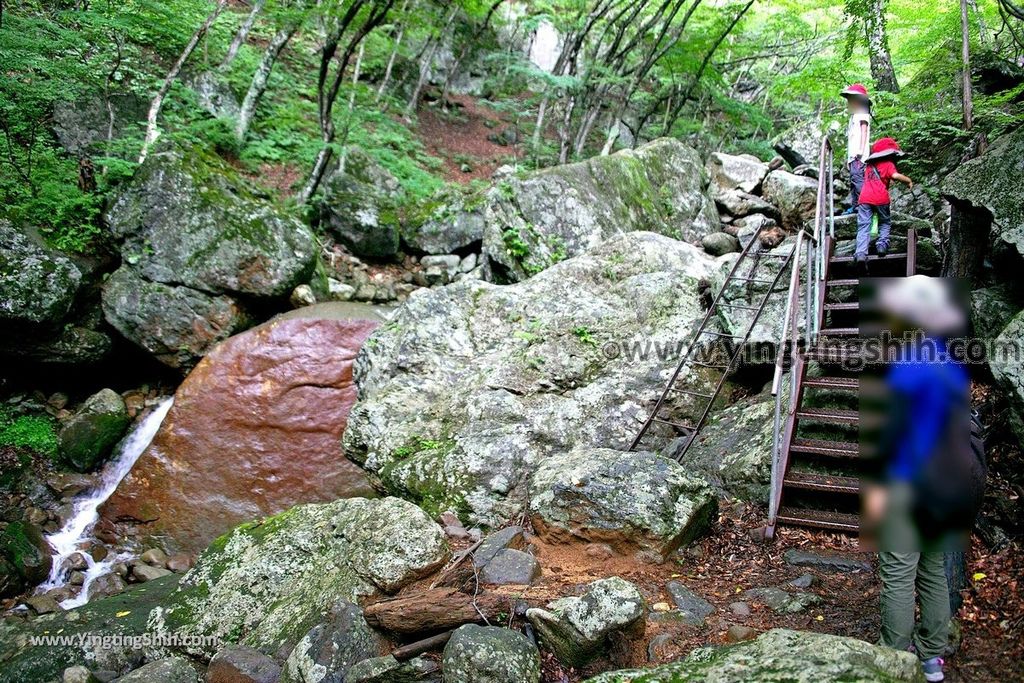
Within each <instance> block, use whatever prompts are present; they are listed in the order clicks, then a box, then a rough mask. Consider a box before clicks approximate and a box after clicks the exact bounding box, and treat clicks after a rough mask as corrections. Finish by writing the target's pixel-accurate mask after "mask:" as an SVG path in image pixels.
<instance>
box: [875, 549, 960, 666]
mask: <svg viewBox="0 0 1024 683" xmlns="http://www.w3.org/2000/svg"><path fill="white" fill-rule="evenodd" d="M878 564H879V570H880V573H881V576H882V644H883V645H887V646H889V647H891V648H893V649H896V650H907V649H909V648H910V645H911V643H913V645H914V646H915V647H916V648H917V656H918V657H920V658H921V659H931V658H932V657H940V656H942V653H943V651H944V650H945V649H946V645H947V643H948V642H949V618H950V612H949V587H948V585H947V583H946V570H945V566H944V563H943V553H942V552H926V553H890V552H880V553H878ZM915 586H916V588H917V596H918V599H919V601H920V605H921V627H920V628H919V629H918V631H917V638H916V639H915V638H914V588H915Z"/></svg>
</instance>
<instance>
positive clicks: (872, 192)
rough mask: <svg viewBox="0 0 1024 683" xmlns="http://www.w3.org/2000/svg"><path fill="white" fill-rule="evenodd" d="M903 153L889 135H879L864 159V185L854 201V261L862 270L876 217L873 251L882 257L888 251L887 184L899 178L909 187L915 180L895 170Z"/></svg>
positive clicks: (862, 270)
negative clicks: (855, 210)
mask: <svg viewBox="0 0 1024 683" xmlns="http://www.w3.org/2000/svg"><path fill="white" fill-rule="evenodd" d="M901 156H903V151H902V150H900V146H899V145H898V144H896V141H895V140H893V139H892V138H881V139H880V140H877V141H875V144H873V145H871V154H870V155H869V156H868V157H867V158H866V159H865V162H866V166H865V169H864V187H863V188H862V189H861V192H860V197H859V198H858V200H857V251H856V254H855V260H856V263H857V266H858V269H859V270H860V271H861V272H864V271H866V270H867V262H868V243H869V242H870V241H871V222H872V220H873V219H874V216H875V215H877V216H878V239H877V240H876V241H875V251H876V252H877V253H878V255H879V256H885V254H886V252H887V251H888V250H889V231H890V229H891V228H892V214H891V212H890V209H889V202H890V199H889V183H890V182H892V181H893V180H898V181H900V182H901V183H906V184H907V185H909V186H910V188H911V189H913V188H914V181H913V180H911V179H910V178H908V177H907V176H905V175H903V174H902V173H900V172H899V171H897V170H896V164H895V163H893V159H896V158H898V157H901Z"/></svg>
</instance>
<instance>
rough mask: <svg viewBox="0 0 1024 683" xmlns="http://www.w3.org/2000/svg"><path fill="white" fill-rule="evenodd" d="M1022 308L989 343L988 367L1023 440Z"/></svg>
mask: <svg viewBox="0 0 1024 683" xmlns="http://www.w3.org/2000/svg"><path fill="white" fill-rule="evenodd" d="M1022 343H1024V311H1021V312H1019V313H1017V314H1016V315H1014V316H1013V318H1012V319H1011V320H1010V322H1009V323H1007V325H1006V327H1004V328H1003V331H1002V332H1000V333H999V336H998V337H996V339H995V343H994V344H993V345H992V350H991V355H990V357H989V360H988V366H989V368H990V369H991V370H992V375H993V376H994V377H995V378H996V382H997V383H998V385H999V387H1000V388H1001V389H1002V390H1003V391H1004V392H1005V393H1006V398H1007V399H1008V401H1009V403H1010V411H1011V414H1010V418H1011V419H1010V426H1011V427H1012V428H1013V430H1014V432H1015V433H1016V434H1017V437H1018V438H1020V439H1024V358H1021V354H1020V348H1021V344H1022Z"/></svg>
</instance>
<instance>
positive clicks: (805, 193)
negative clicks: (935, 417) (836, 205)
mask: <svg viewBox="0 0 1024 683" xmlns="http://www.w3.org/2000/svg"><path fill="white" fill-rule="evenodd" d="M763 195H764V198H765V199H767V200H768V201H769V202H771V203H772V204H774V205H775V206H777V207H778V209H779V213H780V214H781V215H782V227H784V228H786V229H787V230H789V231H791V232H795V231H797V230H799V229H800V228H801V227H803V224H804V221H806V220H808V219H810V218H813V217H814V210H815V207H816V205H817V201H818V181H817V180H815V179H814V178H809V177H807V176H801V175H795V174H793V173H790V172H788V171H772V172H771V173H769V174H768V177H767V178H766V179H765V181H764V187H763Z"/></svg>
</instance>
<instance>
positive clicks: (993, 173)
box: [942, 127, 1024, 254]
mask: <svg viewBox="0 0 1024 683" xmlns="http://www.w3.org/2000/svg"><path fill="white" fill-rule="evenodd" d="M1021 177H1024V127H1021V128H1018V129H1017V130H1015V131H1014V132H1012V133H1008V134H1006V135H1004V136H1003V137H1001V138H999V139H998V140H996V141H995V142H994V143H992V146H991V147H989V148H988V150H987V151H986V152H985V153H984V154H982V155H981V156H979V157H977V158H975V159H971V160H970V161H967V162H965V163H963V164H961V165H960V166H959V167H958V168H957V169H956V170H955V171H953V172H952V173H950V174H949V175H948V176H946V179H945V180H944V181H943V183H942V194H943V196H944V197H946V198H947V199H949V201H950V203H951V204H953V207H954V210H957V209H958V207H964V208H967V209H983V210H985V211H987V212H988V213H990V214H991V215H992V230H993V233H995V235H996V236H997V237H998V238H999V239H1001V240H1003V241H1004V242H1006V243H1008V244H1011V245H1013V246H1015V247H1016V248H1017V251H1018V252H1020V253H1021V254H1024V189H1022V188H1021V183H1020V179H1021Z"/></svg>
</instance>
